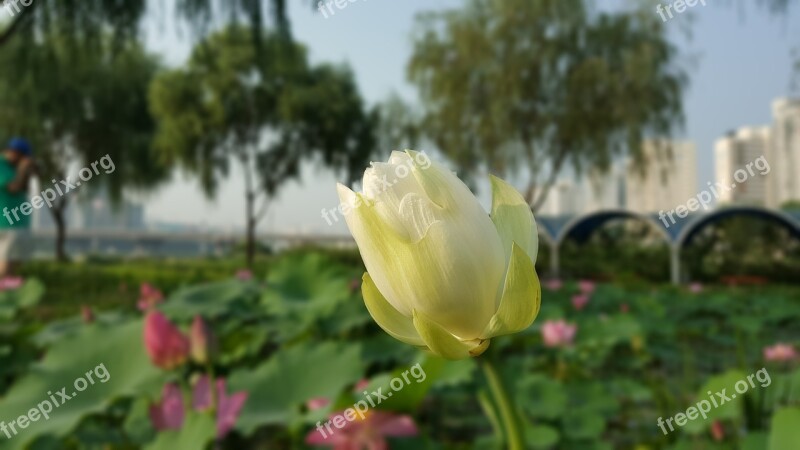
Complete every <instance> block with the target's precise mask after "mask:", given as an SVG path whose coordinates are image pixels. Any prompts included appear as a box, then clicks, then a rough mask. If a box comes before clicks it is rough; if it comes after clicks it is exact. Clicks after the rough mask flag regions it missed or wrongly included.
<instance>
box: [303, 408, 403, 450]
mask: <svg viewBox="0 0 800 450" xmlns="http://www.w3.org/2000/svg"><path fill="white" fill-rule="evenodd" d="M337 416H341V419H338V418H337ZM334 419H337V420H342V419H344V426H343V427H342V428H341V429H337V428H336V427H335V426H332V425H331V426H330V432H329V430H328V429H327V428H326V427H323V426H322V425H321V424H320V425H318V426H317V428H316V429H315V430H312V431H311V432H310V433H308V435H307V436H306V444H308V445H313V446H324V447H331V448H333V450H388V448H389V444H388V443H387V442H386V438H387V437H408V436H416V435H417V434H419V430H417V426H416V424H415V423H414V419H412V418H411V417H410V416H406V415H398V414H394V413H391V412H386V411H368V412H367V413H366V414H365V415H364V418H363V419H361V418H360V417H359V416H356V419H355V420H354V421H352V422H350V421H348V420H347V418H346V417H345V416H344V413H342V412H340V413H337V414H333V415H331V416H330V420H331V421H333V420H334Z"/></svg>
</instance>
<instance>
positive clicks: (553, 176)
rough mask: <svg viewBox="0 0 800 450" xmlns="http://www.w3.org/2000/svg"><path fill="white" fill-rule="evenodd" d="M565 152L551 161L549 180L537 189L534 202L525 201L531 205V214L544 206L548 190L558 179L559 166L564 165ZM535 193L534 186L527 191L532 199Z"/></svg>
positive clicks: (562, 151)
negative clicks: (537, 192)
mask: <svg viewBox="0 0 800 450" xmlns="http://www.w3.org/2000/svg"><path fill="white" fill-rule="evenodd" d="M566 156H567V152H566V151H564V150H561V151H560V152H559V154H558V156H557V157H556V160H555V161H553V168H552V171H551V172H550V178H549V179H548V180H547V182H546V183H545V184H544V185H543V186H542V188H541V189H539V195H538V196H537V198H536V200H535V201H532V200H533V199H532V198H529V199H526V200H528V202H529V203H528V204H530V205H531V209H532V210H533V213H534V214H536V213H537V212H539V209H541V207H542V205H544V202H545V200H547V194H549V193H550V188H551V187H553V185H554V184H555V183H556V181H557V179H558V174H559V173H560V172H561V166H562V165H564V160H565V159H566ZM534 192H536V189H535V186H533V187H531V188H529V189H528V193H529V194H530V195H531V197H533V193H534Z"/></svg>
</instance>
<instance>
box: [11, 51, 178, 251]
mask: <svg viewBox="0 0 800 450" xmlns="http://www.w3.org/2000/svg"><path fill="white" fill-rule="evenodd" d="M19 64H21V65H22V66H23V67H24V69H25V70H4V71H2V73H0V96H2V98H3V102H2V104H0V128H2V131H3V134H4V135H6V136H10V135H22V136H26V137H27V138H29V139H30V140H31V141H32V142H33V144H34V149H35V152H36V161H37V166H38V174H39V178H40V180H41V181H42V184H43V185H45V186H47V185H49V184H50V180H53V179H54V180H63V179H65V178H66V177H67V176H68V175H69V171H70V169H74V168H75V167H77V166H81V165H85V164H89V163H91V162H94V161H97V160H99V159H100V158H101V157H103V156H104V155H106V154H108V155H109V156H110V157H111V159H112V160H113V161H114V163H115V167H116V169H115V172H114V174H113V176H105V177H97V179H93V180H92V183H91V184H87V186H88V187H86V189H99V188H105V189H107V190H108V191H109V193H110V195H111V198H112V200H113V201H118V200H119V199H120V198H121V195H122V191H123V188H125V187H135V188H141V189H145V188H153V187H155V186H157V185H158V184H159V183H160V182H162V181H165V180H166V179H167V178H168V175H169V172H168V171H167V170H165V169H163V168H159V167H154V165H153V163H152V162H153V157H152V154H151V150H150V141H151V137H152V133H153V131H154V123H153V120H152V118H151V116H150V113H149V111H148V105H147V86H148V85H149V83H150V80H151V79H152V77H153V75H154V74H155V72H156V70H157V68H158V61H157V59H155V58H154V57H153V56H152V55H149V54H148V53H146V52H145V51H144V49H143V48H142V47H141V46H140V45H139V44H138V43H136V42H127V43H124V44H123V45H119V44H118V43H115V42H113V39H111V38H110V37H108V36H107V39H105V40H104V41H103V44H102V45H101V46H100V47H98V48H97V49H95V50H94V51H91V52H88V51H75V49H74V48H73V47H72V46H71V45H69V44H68V43H67V42H66V41H65V39H60V38H58V37H52V38H50V39H45V40H42V41H38V40H27V39H20V40H18V41H14V42H13V43H12V44H11V45H9V46H5V47H2V49H0V65H2V66H3V67H7V68H13V67H19ZM67 200H68V196H63V197H60V198H59V199H58V200H57V202H56V203H55V206H54V207H53V208H52V209H51V212H52V213H53V215H54V219H55V221H56V223H57V224H59V225H61V226H60V227H59V232H60V234H61V235H62V237H63V232H64V230H63V226H64V224H63V220H64V217H63V213H64V208H65V207H66V202H67ZM62 244H63V242H62ZM58 253H59V254H60V255H61V256H62V257H63V247H60V248H59V249H58Z"/></svg>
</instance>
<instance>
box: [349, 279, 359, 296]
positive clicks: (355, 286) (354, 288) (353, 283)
mask: <svg viewBox="0 0 800 450" xmlns="http://www.w3.org/2000/svg"><path fill="white" fill-rule="evenodd" d="M360 290H361V278H353V279H352V280H350V293H351V294H355V293H356V292H358V291H360Z"/></svg>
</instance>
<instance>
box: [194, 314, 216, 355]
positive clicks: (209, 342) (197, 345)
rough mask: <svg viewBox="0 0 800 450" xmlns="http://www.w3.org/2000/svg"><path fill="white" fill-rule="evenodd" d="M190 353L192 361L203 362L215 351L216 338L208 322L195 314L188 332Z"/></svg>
mask: <svg viewBox="0 0 800 450" xmlns="http://www.w3.org/2000/svg"><path fill="white" fill-rule="evenodd" d="M189 341H190V343H191V354H192V359H193V360H194V362H196V363H198V364H205V363H207V362H208V361H209V358H212V357H213V355H214V353H215V351H216V340H215V338H214V334H213V333H212V332H211V329H210V328H209V327H208V324H207V323H206V322H205V321H204V320H203V318H202V317H200V316H195V317H194V321H192V329H191V331H190V333H189Z"/></svg>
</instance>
